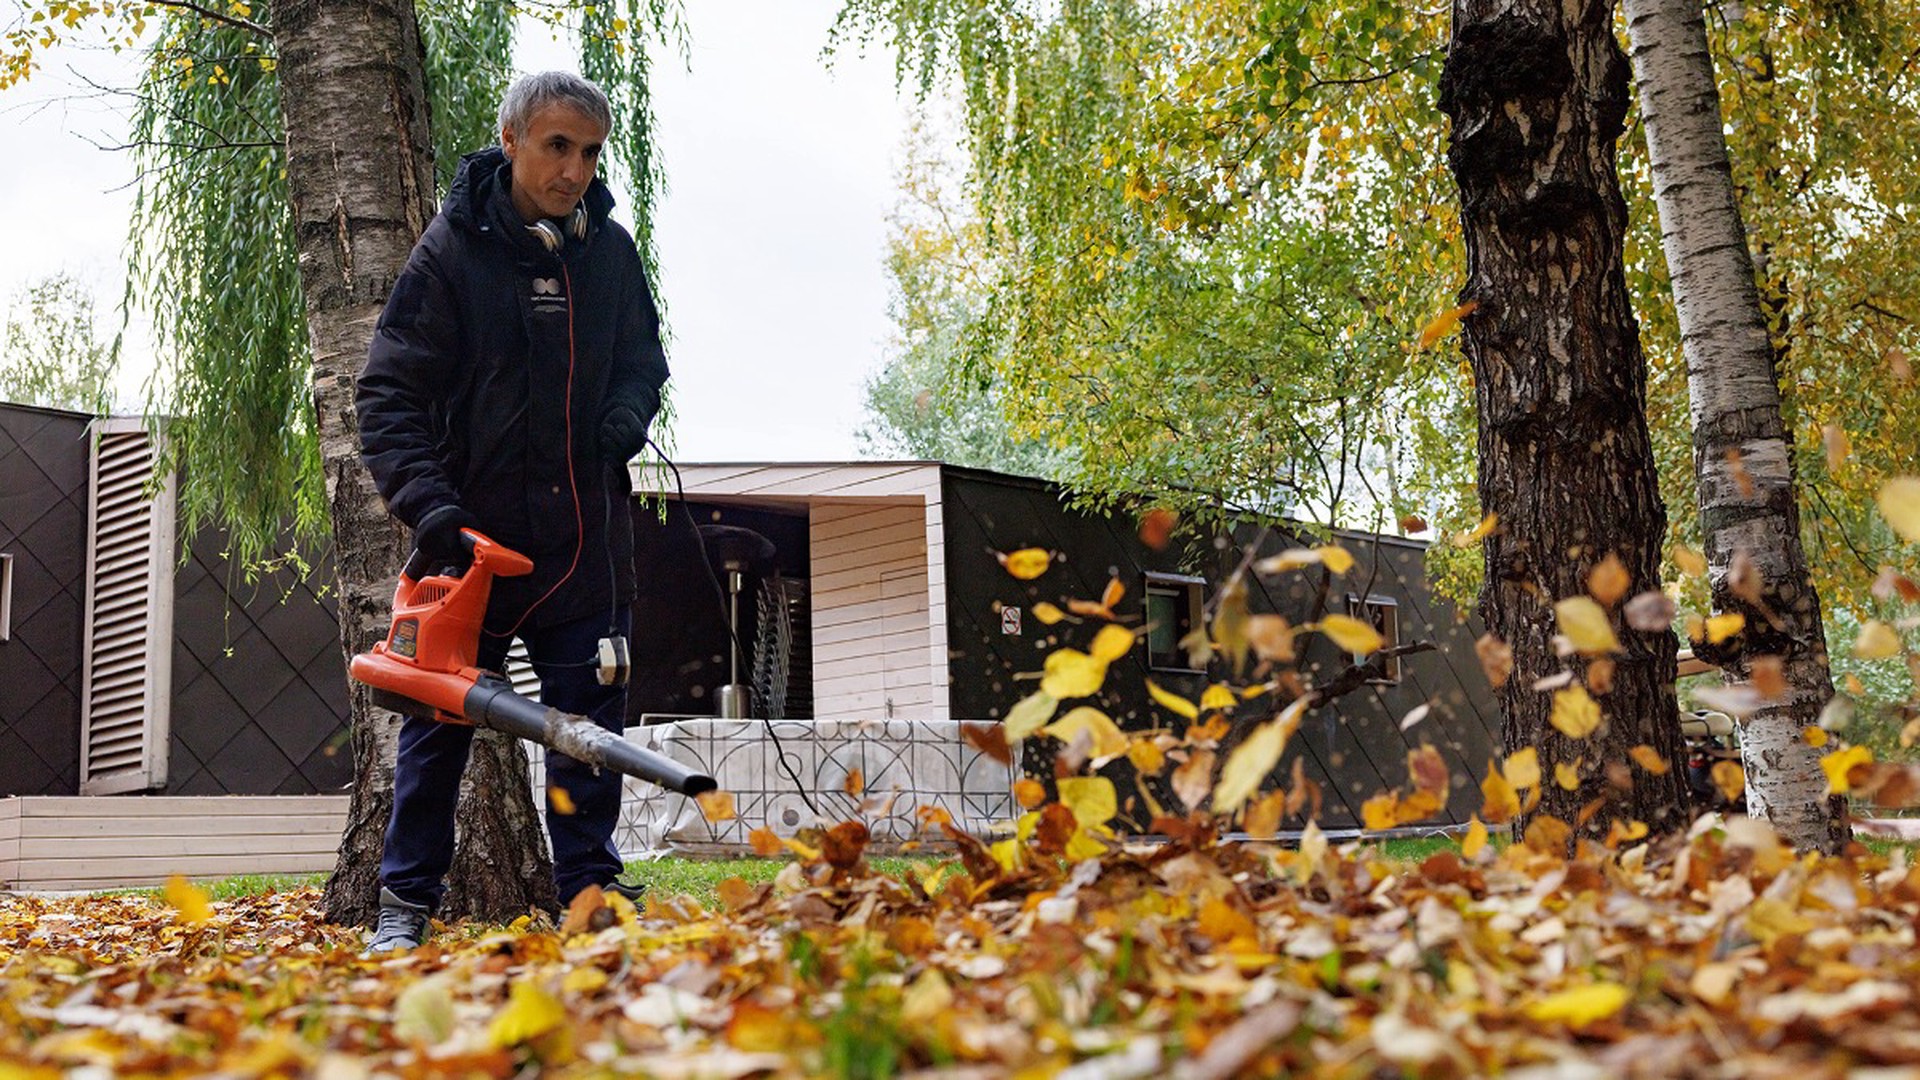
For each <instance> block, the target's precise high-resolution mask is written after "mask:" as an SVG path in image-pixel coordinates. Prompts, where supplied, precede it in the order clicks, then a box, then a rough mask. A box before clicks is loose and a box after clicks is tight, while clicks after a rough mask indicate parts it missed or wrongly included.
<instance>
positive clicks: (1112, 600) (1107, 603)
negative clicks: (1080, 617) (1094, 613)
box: [1100, 577, 1127, 611]
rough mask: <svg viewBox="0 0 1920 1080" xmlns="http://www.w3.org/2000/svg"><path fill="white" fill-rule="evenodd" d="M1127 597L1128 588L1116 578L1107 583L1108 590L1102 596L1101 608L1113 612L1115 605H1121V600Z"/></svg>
mask: <svg viewBox="0 0 1920 1080" xmlns="http://www.w3.org/2000/svg"><path fill="white" fill-rule="evenodd" d="M1125 595H1127V587H1126V586H1125V585H1124V584H1122V583H1121V581H1120V579H1119V578H1117V577H1116V578H1114V579H1113V580H1111V581H1109V582H1107V590H1106V591H1105V592H1103V593H1101V594H1100V606H1101V607H1103V608H1106V609H1107V610H1109V611H1111V610H1113V605H1115V604H1117V603H1119V602H1120V598H1121V597H1123V596H1125Z"/></svg>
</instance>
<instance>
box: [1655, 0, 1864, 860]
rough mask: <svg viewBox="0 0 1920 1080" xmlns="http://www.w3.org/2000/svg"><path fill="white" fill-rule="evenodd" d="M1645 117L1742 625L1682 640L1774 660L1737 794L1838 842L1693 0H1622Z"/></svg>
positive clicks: (1786, 502) (1770, 355) (1774, 429)
mask: <svg viewBox="0 0 1920 1080" xmlns="http://www.w3.org/2000/svg"><path fill="white" fill-rule="evenodd" d="M1622 7H1623V9H1624V11H1625V13H1626V16H1627V30H1628V34H1629V36H1630V37H1631V39H1632V43H1633V52H1632V56H1633V65H1634V71H1635V76H1636V82H1637V84H1638V87H1639V91H1640V103H1641V114H1642V127H1643V128H1644V129H1645V131H1646V139H1647V158H1648V162H1649V165H1650V167H1651V169H1652V173H1653V191H1654V199H1655V201H1656V203H1657V205H1658V206H1659V211H1660V221H1661V240H1662V246H1663V248H1664V249H1665V252H1666V262H1667V268H1668V272H1669V274H1670V276H1671V279H1672V282H1673V296H1674V308H1675V312H1676V315H1677V319H1678V324H1679V328H1680V343H1681V348H1682V351H1683V354H1684V356H1685V359H1686V365H1687V384H1688V391H1689V398H1690V400H1691V403H1692V412H1693V439H1694V472H1695V476H1696V480H1697V484H1698V489H1699V506H1700V531H1701V534H1702V535H1703V537H1704V538H1705V540H1706V554H1707V562H1708V565H1709V573H1708V580H1709V582H1710V584H1711V588H1712V604H1713V610H1714V611H1715V612H1728V611H1731V612H1737V613H1739V614H1740V615H1742V616H1744V617H1745V620H1746V622H1745V627H1744V629H1742V630H1741V631H1740V632H1739V633H1736V634H1733V635H1731V636H1730V637H1728V638H1727V639H1726V640H1724V641H1720V642H1713V641H1710V640H1706V639H1705V638H1704V636H1703V637H1701V638H1697V639H1696V640H1695V641H1694V645H1693V648H1694V653H1695V654H1696V655H1698V656H1701V657H1702V658H1704V659H1706V660H1709V661H1711V662H1713V663H1714V664H1717V665H1719V667H1720V668H1721V670H1722V671H1723V672H1724V673H1725V675H1726V677H1727V679H1728V680H1730V681H1733V682H1745V681H1748V680H1751V679H1752V678H1753V677H1754V672H1755V669H1756V666H1758V665H1762V664H1768V665H1772V666H1773V668H1774V670H1775V672H1776V673H1777V675H1778V678H1779V681H1780V684H1781V685H1780V688H1779V690H1778V692H1770V693H1769V695H1768V697H1769V699H1770V700H1768V701H1766V702H1765V703H1764V704H1762V705H1761V706H1760V707H1759V708H1758V709H1757V710H1755V711H1754V712H1753V713H1752V715H1750V716H1748V717H1746V718H1745V719H1746V724H1745V726H1744V727H1743V729H1742V731H1741V734H1740V756H1741V759H1742V761H1743V763H1744V765H1745V769H1746V774H1747V809H1748V812H1749V813H1751V814H1753V815H1754V816H1756V817H1760V818H1764V819H1765V820H1767V821H1769V822H1770V823H1772V825H1773V826H1774V828H1776V829H1778V830H1779V831H1780V834H1781V835H1782V836H1784V837H1786V838H1787V839H1788V840H1789V841H1790V842H1791V843H1793V844H1794V845H1795V846H1796V847H1803V848H1819V849H1823V850H1827V851H1837V850H1838V849H1839V847H1840V846H1841V845H1842V844H1844V843H1845V842H1846V840H1847V839H1848V837H1849V836H1850V835H1851V831H1850V829H1849V828H1848V826H1847V823H1846V801H1845V800H1844V799H1842V798H1840V797H1838V796H1829V795H1828V794H1827V778H1826V774H1825V773H1824V772H1823V771H1822V770H1821V768H1820V751H1819V750H1817V749H1815V748H1814V747H1813V746H1812V745H1811V744H1809V743H1808V742H1807V740H1806V738H1805V737H1804V736H1803V735H1802V734H1801V732H1803V731H1805V730H1806V729H1807V728H1809V727H1812V726H1814V725H1815V724H1817V723H1818V722H1819V719H1820V714H1821V711H1822V709H1823V708H1824V707H1825V706H1826V704H1827V701H1828V699H1830V698H1832V697H1833V683H1832V680H1831V677H1830V676H1829V674H1828V671H1827V643H1826V638H1825V635H1824V633H1823V629H1824V628H1823V627H1822V625H1821V618H1820V596H1819V594H1818V593H1817V592H1816V591H1815V590H1814V584H1813V578H1812V574H1811V572H1810V570H1809V567H1808V565H1807V556H1806V551H1805V549H1804V548H1803V547H1802V546H1801V529H1800V500H1799V498H1798V492H1797V490H1796V487H1797V485H1796V484H1795V477H1794V467H1793V440H1792V434H1791V432H1789V431H1788V430H1787V427H1786V423H1785V420H1784V419H1783V415H1782V409H1781V399H1780V386H1779V376H1778V374H1777V372H1776V369H1775V360H1776V352H1775V347H1774V342H1773V337H1772V335H1771V334H1770V333H1769V332H1768V326H1767V313H1766V311H1765V309H1764V308H1763V306H1762V302H1761V296H1760V290H1759V287H1758V286H1757V285H1756V283H1755V279H1754V266H1753V258H1752V255H1751V253H1750V251H1749V249H1748V247H1747V231H1746V225H1745V222H1744V221H1743V220H1742V217H1741V213H1740V203H1739V198H1738V195H1737V194H1736V192H1735V190H1734V182H1733V170H1732V167H1731V165H1730V163H1729V161H1728V157H1727V140H1726V135H1725V127H1724V125H1723V122H1722V119H1721V111H1720V94H1719V90H1718V86H1717V83H1716V81H1715V78H1714V69H1713V53H1712V51H1711V50H1710V49H1709V47H1708V44H1707V32H1706V25H1705V22H1704V20H1703V18H1702V16H1701V8H1700V3H1699V0H1623V4H1622Z"/></svg>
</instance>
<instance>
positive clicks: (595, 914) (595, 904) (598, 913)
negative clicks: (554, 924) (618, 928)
mask: <svg viewBox="0 0 1920 1080" xmlns="http://www.w3.org/2000/svg"><path fill="white" fill-rule="evenodd" d="M603 913H604V914H603ZM596 923H597V924H598V925H596ZM612 925H613V913H612V911H610V910H609V909H608V907H607V894H606V893H605V892H604V891H602V890H601V888H600V886H598V885H589V886H587V887H586V888H584V889H581V890H580V891H579V892H577V893H575V894H573V899H572V900H571V901H569V902H568V904H567V913H566V915H565V917H564V918H562V919H561V920H560V933H561V934H562V935H564V936H569V937H570V936H572V935H574V934H586V933H593V932H597V931H600V930H604V929H606V928H607V927H609V926H612Z"/></svg>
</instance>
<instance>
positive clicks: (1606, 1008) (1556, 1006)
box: [1522, 982, 1633, 1027]
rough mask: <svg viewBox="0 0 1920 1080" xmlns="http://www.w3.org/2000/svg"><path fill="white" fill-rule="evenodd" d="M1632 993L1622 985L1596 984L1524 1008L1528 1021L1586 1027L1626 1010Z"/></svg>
mask: <svg viewBox="0 0 1920 1080" xmlns="http://www.w3.org/2000/svg"><path fill="white" fill-rule="evenodd" d="M1632 999H1633V992H1632V991H1630V990H1628V989H1627V988H1626V987H1624V986H1621V985H1620V984H1619V983H1610V982H1596V983H1588V984H1587V985H1585V986H1576V987H1574V988H1572V989H1570V990H1562V991H1560V992H1559V993H1557V994H1548V995H1547V996H1546V997H1543V998H1540V999H1539V1000H1537V1001H1529V1002H1527V1004H1526V1005H1525V1006H1523V1007H1522V1011H1524V1012H1525V1013H1526V1014H1527V1017H1528V1019H1531V1020H1534V1021H1537V1022H1539V1023H1543V1024H1546V1023H1553V1022H1556V1021H1558V1022H1560V1023H1564V1024H1567V1025H1568V1026H1570V1027H1585V1026H1586V1025H1588V1024H1591V1023H1593V1022H1594V1021H1595V1020H1605V1019H1606V1018H1607V1017H1609V1016H1612V1015H1613V1014H1615V1013H1617V1012H1619V1011H1620V1010H1621V1009H1623V1008H1625V1007H1626V1004H1627V1002H1629V1001H1631V1000H1632Z"/></svg>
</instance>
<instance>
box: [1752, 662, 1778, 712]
mask: <svg viewBox="0 0 1920 1080" xmlns="http://www.w3.org/2000/svg"><path fill="white" fill-rule="evenodd" d="M1749 674H1750V677H1751V678H1752V680H1753V688H1754V689H1755V690H1758V691H1760V693H1761V694H1762V695H1763V696H1765V697H1767V698H1770V699H1772V700H1774V701H1778V700H1780V698H1781V697H1782V696H1783V695H1785V694H1786V692H1787V665H1786V660H1785V659H1784V658H1783V657H1778V656H1756V657H1754V658H1753V666H1752V669H1751V671H1750V672H1749Z"/></svg>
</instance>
